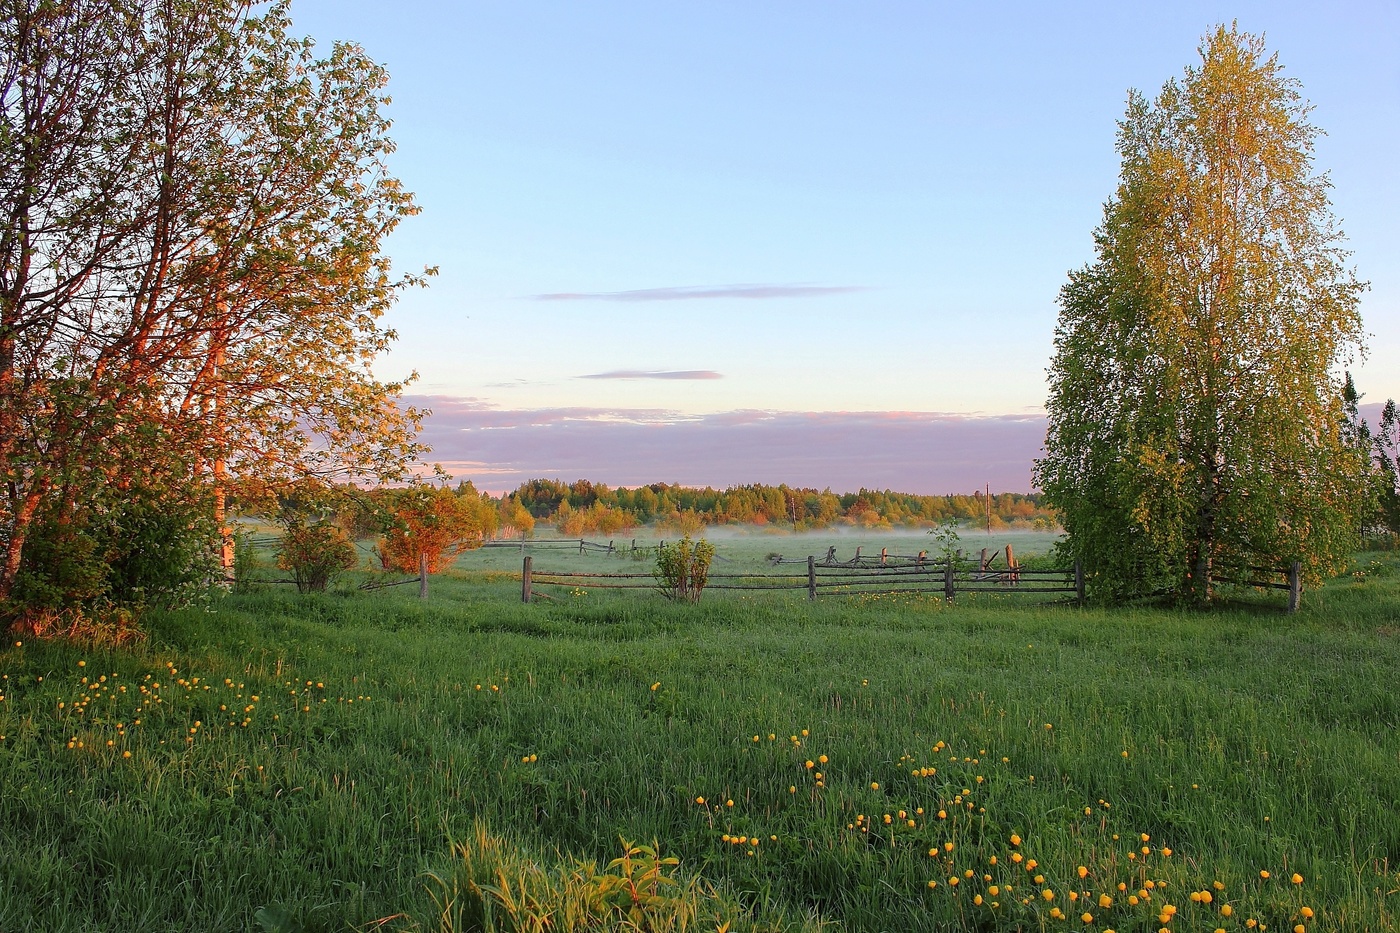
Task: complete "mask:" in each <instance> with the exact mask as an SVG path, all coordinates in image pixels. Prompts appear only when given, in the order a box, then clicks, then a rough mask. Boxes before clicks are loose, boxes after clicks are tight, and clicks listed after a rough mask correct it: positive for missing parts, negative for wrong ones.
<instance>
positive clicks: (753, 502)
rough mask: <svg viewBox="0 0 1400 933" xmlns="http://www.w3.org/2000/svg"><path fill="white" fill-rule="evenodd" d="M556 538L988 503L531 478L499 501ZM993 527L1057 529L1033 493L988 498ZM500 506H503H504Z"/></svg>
mask: <svg viewBox="0 0 1400 933" xmlns="http://www.w3.org/2000/svg"><path fill="white" fill-rule="evenodd" d="M505 501H506V502H510V503H511V504H512V508H514V507H517V506H518V507H519V508H521V509H522V510H525V511H528V512H529V513H530V514H531V515H533V516H534V517H536V518H539V519H548V520H550V521H552V522H553V523H554V524H555V525H556V527H558V528H559V529H560V531H561V533H563V534H565V535H569V536H570V537H577V536H579V535H581V534H585V533H590V534H612V533H614V532H620V531H624V530H626V529H628V528H631V527H633V526H634V525H644V524H651V525H653V526H654V527H657V528H664V529H666V530H668V531H672V532H675V533H679V534H695V533H697V532H699V531H700V530H701V529H703V528H704V527H706V526H707V525H731V524H752V525H775V526H784V525H787V526H790V527H792V528H793V529H794V530H798V531H805V530H811V529H815V528H827V527H831V526H833V525H836V526H844V525H854V526H860V527H866V528H890V527H893V526H895V525H904V526H908V527H925V528H926V527H930V526H933V525H936V524H937V523H939V522H943V521H975V522H977V523H981V522H983V521H985V520H986V517H987V511H988V502H987V498H986V497H985V496H984V495H983V494H982V493H981V492H977V493H974V494H973V495H970V496H967V495H954V496H916V495H912V494H910V493H900V492H891V491H890V490H887V489H886V490H873V489H862V490H860V491H859V492H858V493H850V494H847V495H845V496H838V495H836V494H835V493H833V492H832V491H831V490H830V489H823V490H817V489H795V488H791V487H789V486H786V485H779V486H767V485H763V484H761V483H759V484H753V485H746V486H731V487H729V488H727V489H723V490H716V489H711V488H709V487H705V488H693V487H688V486H672V485H668V484H666V483H655V484H653V485H651V486H639V487H637V488H635V489H611V488H609V487H608V486H606V485H603V484H602V483H592V482H589V481H587V480H579V481H577V482H575V483H572V484H570V483H564V482H562V481H559V480H550V479H535V480H530V481H528V482H526V483H523V484H522V485H521V486H520V488H519V489H517V490H516V491H515V492H513V493H510V495H509V496H507V497H506V500H505ZM990 505H991V510H992V524H993V527H994V528H1002V527H1007V526H1010V527H1018V528H1026V527H1030V526H1032V525H1033V524H1035V523H1037V522H1038V523H1039V525H1038V526H1037V527H1043V528H1045V529H1047V530H1048V529H1051V528H1054V527H1055V526H1056V518H1055V515H1054V513H1053V512H1051V511H1050V510H1048V509H1047V508H1046V507H1045V506H1044V505H1043V504H1042V502H1041V497H1040V496H1038V495H1026V494H1023V493H1000V494H998V495H994V496H992V497H991V503H990ZM503 507H504V506H503Z"/></svg>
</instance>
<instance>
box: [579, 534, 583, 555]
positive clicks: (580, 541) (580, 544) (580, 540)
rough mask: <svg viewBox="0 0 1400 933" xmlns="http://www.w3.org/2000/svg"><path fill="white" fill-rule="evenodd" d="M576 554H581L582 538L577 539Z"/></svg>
mask: <svg viewBox="0 0 1400 933" xmlns="http://www.w3.org/2000/svg"><path fill="white" fill-rule="evenodd" d="M578 552H579V553H580V554H582V553H583V539H582V538H579V539H578Z"/></svg>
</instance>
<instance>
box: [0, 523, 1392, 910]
mask: <svg viewBox="0 0 1400 933" xmlns="http://www.w3.org/2000/svg"><path fill="white" fill-rule="evenodd" d="M816 540H817V539H815V538H814V539H812V541H807V540H804V539H801V538H798V537H795V536H783V535H779V534H766V535H749V536H738V537H734V538H732V539H728V538H721V539H719V541H718V544H719V556H720V558H722V559H721V560H720V561H719V562H718V563H717V564H716V567H715V571H716V572H733V571H745V570H754V571H758V570H763V569H766V568H767V564H766V563H765V560H764V558H765V557H766V556H767V555H768V554H769V553H774V552H776V553H783V554H786V555H787V556H790V557H797V556H804V557H805V555H806V554H807V553H818V554H820V553H824V550H825V545H826V544H827V543H833V544H836V545H837V546H838V556H839V557H841V558H842V559H845V558H847V557H849V555H850V552H851V551H852V550H853V548H854V547H855V546H856V545H857V544H860V545H861V546H862V547H864V548H865V549H866V553H870V551H871V549H872V548H873V549H874V550H875V551H876V552H878V549H879V547H880V546H885V545H886V543H888V546H890V550H891V552H897V551H900V552H902V550H901V549H902V548H904V547H905V546H906V545H908V546H911V547H916V546H917V545H918V543H919V540H920V539H918V538H916V537H914V536H910V537H909V538H908V540H907V541H905V540H899V539H892V540H890V541H888V542H884V543H882V541H881V539H880V538H879V536H878V534H876V535H873V536H872V537H870V538H869V539H862V538H860V537H859V536H858V535H851V536H847V537H842V538H831V539H830V540H829V541H828V539H822V540H821V545H822V546H821V547H820V548H819V549H817V550H813V549H812V546H811V545H812V544H813V543H814V542H815V541H816ZM922 540H924V541H925V542H926V541H927V540H928V539H927V538H923V539H922ZM1018 540H1019V539H1018ZM629 542H630V539H629ZM619 543H622V542H619ZM1003 543H1004V540H1003V539H1002V538H999V537H997V536H995V535H994V536H993V542H992V543H990V544H989V547H992V548H994V549H995V548H997V547H999V546H1000V545H1001V544H1003ZM1047 543H1048V539H1045V538H1043V537H1042V538H1041V539H1034V538H1031V537H1027V538H1026V539H1025V540H1024V541H1023V542H1021V543H1018V544H1017V545H1016V547H1017V551H1018V553H1026V554H1031V553H1034V552H1035V551H1036V550H1037V549H1040V550H1043V549H1044V547H1045V545H1046V544H1047ZM963 545H964V547H965V548H971V549H974V550H975V549H979V548H980V547H981V546H982V544H981V541H980V540H979V538H978V536H976V535H965V536H964V541H963ZM925 546H927V545H925ZM534 556H535V563H536V566H537V567H547V568H559V569H576V570H579V569H582V570H589V571H592V572H601V571H603V570H606V569H609V568H611V569H616V570H620V571H628V570H632V571H635V570H636V569H638V568H646V567H648V566H650V565H649V564H647V563H646V562H644V561H633V560H631V559H630V558H628V557H626V556H612V557H608V556H605V555H594V554H590V555H583V556H580V555H578V554H577V553H570V552H569V551H567V550H559V551H544V550H540V551H537V552H535V554H534ZM519 566H520V554H519V553H518V552H512V551H510V550H505V549H500V550H484V551H477V552H472V553H469V554H467V555H465V556H464V557H463V558H462V559H461V560H460V561H459V562H458V565H457V567H456V568H455V569H454V570H452V571H450V572H449V573H447V574H445V575H442V576H439V577H434V578H433V580H432V588H431V593H430V596H429V598H428V599H427V600H426V601H420V600H419V599H418V598H417V588H416V586H404V587H397V588H391V589H384V590H379V591H375V592H358V591H356V590H355V589H354V584H355V583H356V582H359V581H360V580H362V579H364V578H365V575H363V574H361V575H351V577H349V578H347V579H346V580H344V581H342V582H341V583H340V584H338V585H337V586H336V587H335V588H334V589H333V591H332V592H330V593H326V594H321V595H298V594H297V593H295V592H294V591H292V589H291V588H290V587H286V586H276V585H264V586H261V587H255V588H253V589H251V590H249V591H246V592H238V593H233V594H230V595H226V596H221V597H217V598H215V599H213V600H212V601H210V602H208V603H205V604H200V605H196V606H193V607H190V608H188V609H185V610H181V611H178V612H171V613H165V614H158V615H153V616H151V617H149V618H148V620H147V628H148V631H149V638H148V639H147V640H146V641H145V642H143V643H141V644H139V645H137V646H135V647H133V648H129V649H123V650H120V651H107V650H102V649H99V648H92V647H88V648H84V647H81V646H76V645H73V644H67V643H60V642H38V641H25V640H23V639H17V640H18V641H21V642H22V643H20V644H16V643H14V641H15V640H12V641H11V642H10V643H8V644H7V645H6V646H5V647H4V648H3V650H0V675H3V680H0V694H3V697H0V931H6V933H9V931H20V930H43V931H69V930H72V931H79V930H84V931H85V930H240V931H241V930H264V931H295V930H305V931H321V930H327V931H339V930H362V931H368V930H380V929H383V930H425V931H447V930H472V929H501V930H522V931H523V930H566V929H628V930H667V929H677V930H679V929H694V930H716V929H727V930H816V929H828V930H844V931H852V933H855V931H880V930H892V931H893V930H915V931H917V930H944V929H952V930H960V929H967V930H988V931H1012V930H1064V931H1076V933H1078V931H1090V930H1092V931H1105V930H1116V931H1120V933H1122V931H1148V930H1151V931H1157V930H1161V929H1166V930H1169V931H1172V933H1182V931H1196V930H1204V931H1215V930H1226V931H1231V933H1233V931H1247V930H1276V931H1279V933H1283V931H1285V930H1295V929H1297V928H1298V927H1301V928H1302V929H1303V930H1304V931H1312V930H1318V931H1322V930H1349V931H1362V930H1369V931H1383V930H1393V929H1396V928H1397V925H1400V732H1397V724H1400V698H1397V695H1396V690H1395V684H1396V683H1397V681H1400V559H1398V558H1397V555H1396V554H1394V553H1385V554H1377V553H1370V554H1363V555H1359V556H1358V557H1357V558H1356V561H1355V564H1354V567H1353V569H1352V572H1350V573H1348V574H1347V575H1344V576H1343V577H1341V578H1339V579H1337V580H1334V581H1332V582H1330V583H1329V584H1328V585H1327V586H1326V587H1325V588H1323V589H1322V590H1320V591H1316V592H1310V593H1308V594H1307V595H1306V596H1305V598H1304V606H1303V611H1301V612H1299V613H1298V614H1296V615H1292V616H1289V615H1286V614H1284V613H1283V612H1282V611H1281V606H1282V597H1281V596H1280V595H1274V594H1267V595H1264V594H1257V593H1254V592H1252V591H1241V592H1239V593H1235V594H1231V595H1232V596H1233V599H1232V600H1231V601H1229V602H1227V603H1226V605H1224V606H1223V607H1222V608H1219V609H1217V610H1214V611H1211V612H1208V613H1198V612H1188V611H1177V610H1167V609H1159V608H1152V607H1145V606H1144V607H1137V608H1116V609H1099V608H1078V607H1075V606H1073V605H1070V604H1066V603H1062V602H1057V601H1054V600H1052V599H1050V598H1040V599H1034V598H1029V597H1028V598H1020V597H1015V596H1013V595H1006V596H999V595H992V596H985V595H979V596H976V597H968V598H960V599H959V600H958V601H957V602H956V603H955V604H951V605H950V604H946V603H944V602H943V601H942V600H941V599H938V598H933V597H926V596H869V595H868V596H853V597H833V598H823V599H822V600H819V601H818V602H816V603H809V602H808V601H807V600H806V599H805V598H804V595H803V594H801V593H798V592H794V593H756V594H751V593H718V592H715V593H709V594H707V595H706V596H705V598H704V599H703V600H702V602H701V603H700V604H699V605H694V606H690V605H679V604H673V603H670V602H667V601H666V600H664V599H662V598H661V597H660V596H659V595H657V594H655V593H651V592H626V591H622V592H600V591H590V592H584V591H575V590H569V589H559V590H554V591H551V594H552V595H553V596H554V597H555V598H554V599H552V600H542V601H539V602H536V603H532V604H530V605H524V604H522V603H521V602H520V601H519V583H518V577H517V576H516V574H517V573H518V570H519ZM264 574H265V575H266V576H275V575H276V571H273V570H270V569H268V570H265V571H264ZM625 843H630V844H632V845H631V855H630V856H628V857H626V858H623V856H624V854H625V852H627V851H628V850H627V849H625V848H624V845H625ZM671 860H674V861H671Z"/></svg>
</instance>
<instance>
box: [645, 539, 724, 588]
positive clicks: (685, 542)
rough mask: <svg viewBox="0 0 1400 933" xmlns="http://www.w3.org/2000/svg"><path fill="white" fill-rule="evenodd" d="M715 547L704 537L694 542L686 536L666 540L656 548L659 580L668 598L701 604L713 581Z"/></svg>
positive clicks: (656, 571)
mask: <svg viewBox="0 0 1400 933" xmlns="http://www.w3.org/2000/svg"><path fill="white" fill-rule="evenodd" d="M714 556H715V546H714V545H713V544H711V543H710V542H708V541H706V540H705V539H704V538H701V539H700V540H699V541H696V542H693V543H692V542H691V540H690V535H686V536H685V537H683V538H681V539H680V540H679V541H676V542H673V543H667V542H664V541H663V542H662V543H661V544H659V545H657V548H656V570H655V574H656V581H657V585H658V588H659V589H660V590H661V592H662V593H663V594H664V595H665V596H666V598H667V599H673V600H676V601H678V602H687V603H698V602H699V601H700V594H701V592H702V591H703V590H704V589H705V584H706V583H707V582H708V581H709V574H710V561H711V560H712V559H714Z"/></svg>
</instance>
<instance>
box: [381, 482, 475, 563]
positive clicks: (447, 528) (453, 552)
mask: <svg viewBox="0 0 1400 933" xmlns="http://www.w3.org/2000/svg"><path fill="white" fill-rule="evenodd" d="M383 505H384V507H385V509H386V510H387V511H388V512H389V515H390V521H391V524H390V527H389V529H388V530H387V531H386V532H385V533H384V537H383V538H381V539H380V541H379V549H378V550H379V560H380V563H381V564H382V565H383V567H384V569H385V570H399V571H402V572H404V573H417V572H418V558H419V556H420V555H423V556H426V557H427V558H428V572H429V573H440V572H441V571H443V570H446V569H447V568H448V566H450V565H451V564H452V562H453V561H454V560H456V559H457V555H459V554H461V553H462V552H463V551H466V550H469V549H471V548H477V547H481V544H482V541H483V539H484V537H485V535H487V534H489V533H490V532H491V531H493V530H494V529H495V527H496V522H497V517H496V510H495V508H494V507H493V506H492V505H491V504H490V503H488V502H485V501H483V500H482V499H481V497H480V496H479V495H478V494H477V492H476V490H475V489H474V488H472V487H471V486H470V484H464V488H463V489H462V490H461V491H459V492H456V493H454V492H453V491H452V490H450V489H447V488H441V487H434V486H428V485H417V486H410V487H408V488H406V489H394V490H390V491H389V492H388V493H387V494H386V495H385V496H384V499H383Z"/></svg>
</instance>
